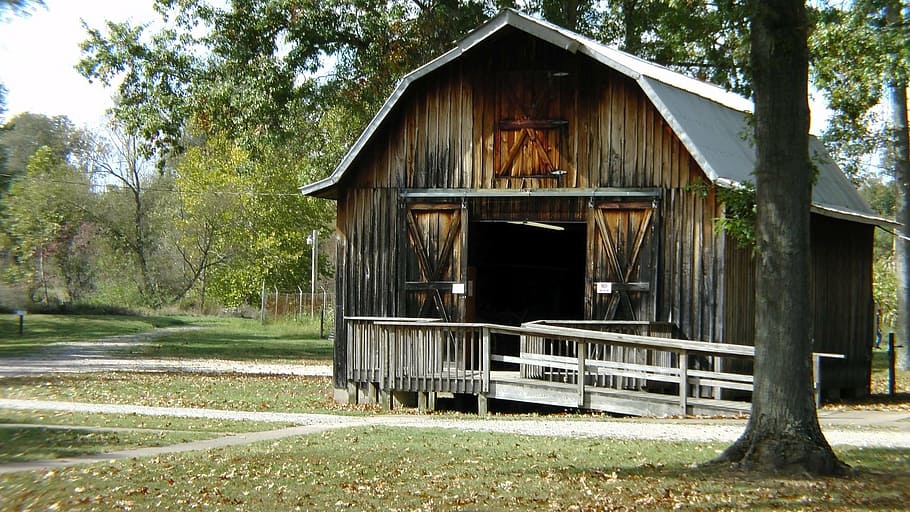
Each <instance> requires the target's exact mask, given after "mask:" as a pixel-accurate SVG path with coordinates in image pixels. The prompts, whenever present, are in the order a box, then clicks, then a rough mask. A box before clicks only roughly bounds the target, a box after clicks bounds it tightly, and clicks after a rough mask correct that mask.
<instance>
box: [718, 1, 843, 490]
mask: <svg viewBox="0 0 910 512" xmlns="http://www.w3.org/2000/svg"><path fill="white" fill-rule="evenodd" d="M806 37H807V24H806V10H805V5H804V3H803V2H801V1H798V0H761V1H753V3H752V72H753V85H754V90H755V142H756V145H757V148H756V155H757V162H756V172H755V174H756V203H757V214H758V215H757V219H758V220H757V226H756V229H757V233H756V235H757V236H756V238H757V244H758V247H757V269H756V270H757V273H756V275H757V280H756V283H757V284H756V318H755V373H754V375H755V386H754V391H753V394H752V413H751V415H750V416H749V422H748V423H747V425H746V430H745V432H744V433H743V435H742V437H741V438H740V439H739V440H737V441H736V442H735V443H734V444H733V445H732V446H730V447H729V448H728V449H727V450H726V451H725V452H724V453H723V454H721V456H720V457H719V458H718V459H717V461H718V462H732V463H735V464H736V465H737V466H738V467H741V468H744V469H754V470H759V471H767V470H771V471H784V472H790V471H795V472H809V473H812V474H838V473H841V472H842V471H843V470H844V469H845V468H846V465H844V464H843V463H841V462H840V461H839V460H838V459H837V457H836V456H835V455H834V452H833V451H832V450H831V447H830V446H829V445H828V443H827V441H826V440H825V437H824V435H823V434H822V432H821V428H820V427H819V424H818V417H817V415H816V410H815V401H814V395H813V392H812V378H811V371H812V370H811V352H812V344H811V336H812V334H811V322H812V315H811V311H810V305H809V264H810V259H809V215H810V214H809V205H810V201H811V191H812V173H811V171H810V165H809V139H808V133H809V107H808V97H807V87H806V84H807V81H808V50H807V43H806Z"/></svg>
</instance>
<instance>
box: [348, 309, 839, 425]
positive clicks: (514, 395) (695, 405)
mask: <svg viewBox="0 0 910 512" xmlns="http://www.w3.org/2000/svg"><path fill="white" fill-rule="evenodd" d="M345 321H346V322H347V329H346V332H347V336H348V339H347V346H348V358H347V378H348V381H349V382H350V383H352V384H354V385H369V386H374V387H375V388H376V391H378V392H379V394H388V393H390V392H416V393H438V392H450V393H467V394H474V395H478V397H479V398H480V399H483V400H484V403H485V400H486V398H500V399H508V400H518V401H525V402H534V403H542V404H551V405H566V403H567V402H566V399H565V392H566V389H567V387H568V388H569V389H570V390H571V393H572V394H573V395H574V399H573V400H570V401H571V402H573V403H572V404H571V405H572V406H576V407H581V408H593V409H600V410H610V403H612V402H610V400H607V399H604V398H603V397H604V396H606V394H608V393H613V394H614V395H616V394H622V396H623V397H624V398H623V399H624V400H626V402H624V403H627V402H628V399H630V398H633V399H635V398H637V399H640V400H641V401H642V403H643V404H647V403H649V402H652V403H653V402H654V400H659V401H661V402H662V403H663V404H664V405H662V406H661V407H657V408H655V407H653V406H652V405H643V406H642V407H641V408H640V409H636V408H635V407H631V408H630V407H628V406H623V408H622V410H617V411H614V412H623V413H626V414H628V413H632V414H636V413H637V414H650V413H654V412H655V411H661V412H662V413H666V411H668V410H674V411H676V412H675V413H676V414H692V413H697V412H699V411H711V410H738V411H744V410H745V411H747V410H748V402H747V401H740V402H737V403H739V404H740V405H736V404H733V405H731V403H730V401H729V400H723V399H722V398H723V397H724V396H725V391H736V392H738V393H739V395H740V396H741V397H745V398H747V397H748V396H749V392H751V391H752V376H751V375H744V374H737V373H728V372H723V371H715V370H713V369H710V368H706V367H704V365H703V364H702V363H703V361H716V360H721V359H728V358H737V359H741V358H746V359H749V358H752V357H754V354H755V350H754V347H751V346H747V345H733V344H725V343H706V342H700V341H689V340H681V339H674V338H669V337H666V336H667V335H669V334H672V329H671V326H668V325H666V324H655V325H653V326H652V325H644V324H634V325H633V323H629V322H613V323H612V325H611V323H610V322H599V323H597V324H591V323H584V322H534V323H528V324H524V325H522V326H520V327H514V326H503V325H495V324H485V323H447V322H439V321H432V320H427V319H416V318H407V319H404V318H374V317H355V318H346V319H345ZM554 324H555V325H554ZM609 329H614V330H616V331H623V332H611V331H610V330H609ZM629 332H646V333H648V334H652V335H650V336H647V335H642V334H630V333H629ZM653 334H657V335H656V336H655V335H653ZM496 336H512V337H514V336H518V337H519V338H520V339H521V340H522V341H521V347H522V349H521V351H520V354H519V355H517V356H515V355H509V354H502V353H495V352H493V351H492V350H491V347H494V346H496V344H495V343H493V340H494V339H495V337H496ZM633 354H634V357H633ZM826 356H833V357H836V355H832V354H816V355H815V357H814V358H815V361H816V365H814V366H815V367H817V361H818V359H819V358H820V357H826ZM494 362H498V363H503V364H506V365H514V366H516V367H518V368H520V371H494V370H493V363H494ZM720 367H723V366H720ZM579 376H581V378H579ZM818 381H819V376H816V389H819V388H820V386H819V382H818ZM505 384H508V385H505ZM548 389H549V395H552V397H553V398H552V399H550V398H548V396H549V395H548V391H547V390H548ZM500 390H501V391H500ZM523 390H524V391H523ZM727 394H728V393H727ZM558 396H561V397H562V398H558ZM667 403H669V404H670V406H669V409H668V407H667ZM672 404H675V405H672ZM712 407H713V409H712ZM630 411H631V412H630ZM636 411H637V412H636Z"/></svg>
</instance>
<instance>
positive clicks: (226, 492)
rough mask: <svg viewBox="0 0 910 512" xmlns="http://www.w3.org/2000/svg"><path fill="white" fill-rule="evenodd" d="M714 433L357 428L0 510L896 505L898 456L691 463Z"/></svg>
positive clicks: (184, 458) (1, 484)
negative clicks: (669, 437)
mask: <svg viewBox="0 0 910 512" xmlns="http://www.w3.org/2000/svg"><path fill="white" fill-rule="evenodd" d="M722 448H723V446H722V445H717V444H695V443H669V442H662V441H661V442H658V441H614V440H602V439H564V438H550V437H530V436H518V435H507V434H491V433H464V432H450V431H434V430H420V429H390V428H361V429H353V430H343V431H331V432H326V433H323V434H321V435H313V436H305V437H299V438H293V439H287V440H282V441H279V442H268V443H257V444H254V445H250V446H245V447H237V448H228V449H224V450H214V451H210V452H205V453H191V454H179V455H178V454H175V455H168V456H161V457H156V458H154V459H138V460H131V461H118V462H111V463H106V464H95V465H91V466H77V467H71V468H67V469H63V470H57V471H48V472H44V473H39V474H35V473H21V474H10V475H0V509H3V510H38V509H44V510H92V509H105V510H153V509H154V510H186V509H193V508H204V509H209V510H248V511H256V510H267V511H270V512H271V511H274V510H677V509H678V510H782V509H798V510H899V509H904V508H905V507H906V504H907V503H908V500H910V467H908V462H907V461H908V455H910V454H908V453H907V451H906V450H904V451H890V450H859V449H847V450H839V452H840V455H841V457H843V458H844V459H845V460H846V461H848V462H850V463H851V464H854V465H859V466H862V469H859V470H858V471H857V472H856V474H855V475H853V476H851V477H849V478H842V479H832V478H825V479H800V478H796V479H791V478H779V477H762V476H755V475H749V474H745V473H738V472H733V471H731V470H728V469H698V468H693V467H691V464H692V463H693V462H704V461H706V460H709V459H711V458H712V457H713V456H715V454H716V453H717V451H718V450H720V449H722Z"/></svg>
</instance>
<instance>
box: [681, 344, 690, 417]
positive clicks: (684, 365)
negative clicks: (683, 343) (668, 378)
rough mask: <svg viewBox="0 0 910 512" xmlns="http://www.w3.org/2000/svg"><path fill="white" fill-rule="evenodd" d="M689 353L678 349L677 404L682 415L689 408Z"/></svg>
mask: <svg viewBox="0 0 910 512" xmlns="http://www.w3.org/2000/svg"><path fill="white" fill-rule="evenodd" d="M688 401H689V353H688V352H686V351H685V350H680V351H679V406H680V408H682V415H683V416H685V415H686V411H687V410H688V408H689V403H688Z"/></svg>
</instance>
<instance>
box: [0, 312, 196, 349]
mask: <svg viewBox="0 0 910 512" xmlns="http://www.w3.org/2000/svg"><path fill="white" fill-rule="evenodd" d="M190 318H191V317H168V316H148V317H146V316H120V315H42V314H35V315H32V314H29V315H26V316H25V328H24V330H23V335H22V336H19V317H18V316H16V315H11V314H0V357H11V356H19V355H24V354H30V353H34V352H36V351H38V350H40V349H42V348H44V347H46V346H47V345H50V344H53V343H58V342H61V341H81V340H92V339H97V338H103V337H106V336H113V335H117V334H135V333H139V332H145V331H150V330H152V329H155V328H158V327H170V326H177V325H187V324H188V321H189V319H190Z"/></svg>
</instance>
